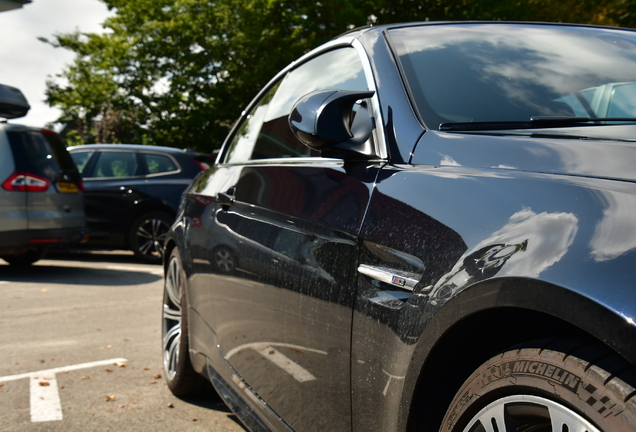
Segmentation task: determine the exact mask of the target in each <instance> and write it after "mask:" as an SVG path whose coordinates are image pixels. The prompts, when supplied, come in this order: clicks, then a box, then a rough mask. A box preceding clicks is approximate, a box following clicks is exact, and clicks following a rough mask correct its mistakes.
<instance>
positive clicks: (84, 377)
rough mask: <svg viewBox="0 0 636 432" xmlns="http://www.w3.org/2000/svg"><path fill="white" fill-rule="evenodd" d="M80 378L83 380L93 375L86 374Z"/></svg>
mask: <svg viewBox="0 0 636 432" xmlns="http://www.w3.org/2000/svg"><path fill="white" fill-rule="evenodd" d="M80 379H83V380H84V379H91V377H89V376H88V375H84V376H82V377H81V378H80Z"/></svg>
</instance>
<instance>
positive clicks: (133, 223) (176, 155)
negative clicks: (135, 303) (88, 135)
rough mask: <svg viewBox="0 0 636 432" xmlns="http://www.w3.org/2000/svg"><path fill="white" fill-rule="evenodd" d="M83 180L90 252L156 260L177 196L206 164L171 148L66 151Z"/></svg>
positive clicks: (80, 148)
mask: <svg viewBox="0 0 636 432" xmlns="http://www.w3.org/2000/svg"><path fill="white" fill-rule="evenodd" d="M68 150H69V152H70V153H71V156H72V158H73V159H74V160H75V163H76V164H77V166H78V168H79V170H80V172H81V173H82V176H83V178H84V188H85V196H86V217H87V225H88V228H89V229H90V238H89V241H88V243H87V245H88V246H91V247H101V248H123V249H130V250H132V251H133V252H134V253H135V255H136V256H137V257H139V258H140V259H142V260H145V261H149V262H152V261H160V260H161V256H162V252H163V242H164V240H165V234H166V232H167V231H168V229H169V228H170V225H171V224H172V222H174V219H175V215H176V211H177V208H178V207H179V201H180V199H181V194H182V193H183V191H184V190H185V189H186V188H187V187H188V185H189V184H190V182H191V181H192V179H193V178H194V177H195V176H196V175H197V174H198V173H199V172H201V171H202V170H204V169H205V168H206V167H207V166H208V165H206V164H205V163H206V156H205V155H201V154H198V153H196V152H193V151H187V150H181V149H177V148H172V147H160V146H146V145H138V144H90V145H82V146H75V147H69V149H68Z"/></svg>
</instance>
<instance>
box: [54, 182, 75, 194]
mask: <svg viewBox="0 0 636 432" xmlns="http://www.w3.org/2000/svg"><path fill="white" fill-rule="evenodd" d="M56 184H57V190H59V191H60V192H62V193H77V192H79V189H78V188H77V185H76V184H75V183H65V182H58V183H56Z"/></svg>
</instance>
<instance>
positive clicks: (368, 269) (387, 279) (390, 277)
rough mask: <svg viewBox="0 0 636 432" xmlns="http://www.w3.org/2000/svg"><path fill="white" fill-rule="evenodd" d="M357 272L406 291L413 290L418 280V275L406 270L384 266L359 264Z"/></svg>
mask: <svg viewBox="0 0 636 432" xmlns="http://www.w3.org/2000/svg"><path fill="white" fill-rule="evenodd" d="M358 273H361V274H363V275H365V276H369V277H370V278H372V279H376V280H379V281H380V282H384V283H386V284H389V285H393V286H396V287H399V288H402V289H405V290H408V291H413V289H414V288H415V285H417V283H418V282H419V280H418V279H417V277H418V275H416V274H413V273H406V272H397V271H395V270H391V269H388V268H385V267H378V266H372V265H367V264H360V265H359V266H358Z"/></svg>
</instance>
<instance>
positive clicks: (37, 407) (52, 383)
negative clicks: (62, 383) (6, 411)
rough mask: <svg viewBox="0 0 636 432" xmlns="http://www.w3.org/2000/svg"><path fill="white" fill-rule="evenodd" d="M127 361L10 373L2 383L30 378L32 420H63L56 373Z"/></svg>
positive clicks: (118, 360) (119, 360)
mask: <svg viewBox="0 0 636 432" xmlns="http://www.w3.org/2000/svg"><path fill="white" fill-rule="evenodd" d="M127 361H128V360H126V359H125V358H115V359H110V360H101V361H96V362H90V363H81V364H76V365H70V366H63V367H59V368H55V369H46V370H41V371H37V372H27V373H23V374H16V375H8V376H4V377H0V383H5V382H9V381H17V380H20V379H25V378H29V380H30V388H31V389H30V390H31V422H33V423H36V422H46V421H57V420H62V404H61V402H60V394H59V392H58V387H57V379H56V377H55V374H57V373H60V372H69V371H73V370H78V369H89V368H92V367H97V366H105V365H110V364H116V363H126V362H127Z"/></svg>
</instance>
